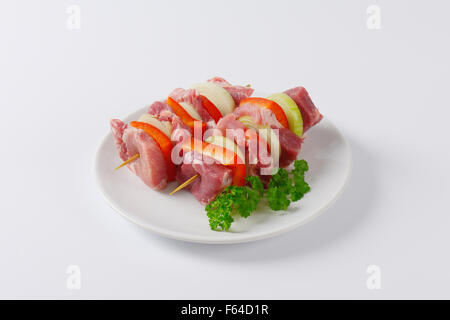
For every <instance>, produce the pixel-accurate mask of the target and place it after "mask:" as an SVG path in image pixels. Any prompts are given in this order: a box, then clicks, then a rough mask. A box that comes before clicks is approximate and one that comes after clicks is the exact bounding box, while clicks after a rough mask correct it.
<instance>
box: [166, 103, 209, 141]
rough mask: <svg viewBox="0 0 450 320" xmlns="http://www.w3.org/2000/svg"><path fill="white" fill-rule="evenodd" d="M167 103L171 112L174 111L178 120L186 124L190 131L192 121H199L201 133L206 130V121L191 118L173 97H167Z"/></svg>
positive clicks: (192, 127) (192, 125)
mask: <svg viewBox="0 0 450 320" xmlns="http://www.w3.org/2000/svg"><path fill="white" fill-rule="evenodd" d="M167 104H168V105H169V107H170V108H172V110H173V113H175V114H176V115H177V116H178V117H179V118H180V120H181V121H182V122H183V123H184V124H185V125H187V126H188V127H189V128H190V129H191V130H192V131H194V123H195V122H196V121H197V122H201V126H202V133H203V132H205V130H206V127H207V126H206V123H205V122H203V121H199V120H197V119H195V118H193V117H192V116H191V115H190V114H189V113H188V112H187V111H186V110H185V109H184V108H183V107H182V106H181V105H180V104H179V103H178V102H176V101H175V100H174V99H172V98H171V97H168V98H167Z"/></svg>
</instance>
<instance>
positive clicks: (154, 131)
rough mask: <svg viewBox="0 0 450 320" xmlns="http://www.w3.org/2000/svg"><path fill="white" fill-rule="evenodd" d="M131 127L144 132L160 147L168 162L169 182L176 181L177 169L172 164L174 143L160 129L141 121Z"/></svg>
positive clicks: (133, 123)
mask: <svg viewBox="0 0 450 320" xmlns="http://www.w3.org/2000/svg"><path fill="white" fill-rule="evenodd" d="M130 125H131V126H132V127H134V128H136V129H141V130H144V132H145V133H147V134H148V135H149V136H150V137H152V138H153V140H155V141H156V143H157V144H158V145H159V148H160V149H161V152H162V154H163V156H164V159H165V160H166V161H165V162H166V166H167V181H173V180H175V174H176V167H175V164H174V163H173V162H172V158H171V155H172V147H173V145H172V141H170V139H169V138H168V137H167V136H166V135H165V134H164V133H163V132H162V131H161V130H159V129H158V128H156V127H154V126H152V125H151V124H148V123H145V122H139V121H131V122H130Z"/></svg>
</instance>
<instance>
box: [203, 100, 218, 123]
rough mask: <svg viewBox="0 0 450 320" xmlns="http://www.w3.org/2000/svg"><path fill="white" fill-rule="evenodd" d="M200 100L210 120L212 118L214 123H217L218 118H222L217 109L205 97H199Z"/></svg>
mask: <svg viewBox="0 0 450 320" xmlns="http://www.w3.org/2000/svg"><path fill="white" fill-rule="evenodd" d="M200 99H201V101H202V106H203V108H205V109H206V111H207V112H208V113H209V115H210V116H211V118H213V119H214V121H215V122H216V123H217V122H218V121H219V120H220V118H222V116H223V115H222V113H221V112H220V111H219V109H217V107H216V106H215V105H214V103H212V102H211V100H209V99H208V98H207V97H205V96H202V95H201V96H200Z"/></svg>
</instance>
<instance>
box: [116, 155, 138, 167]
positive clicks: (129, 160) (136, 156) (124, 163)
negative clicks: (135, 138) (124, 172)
mask: <svg viewBox="0 0 450 320" xmlns="http://www.w3.org/2000/svg"><path fill="white" fill-rule="evenodd" d="M140 156H141V155H140V154H139V153H136V154H135V155H134V156H132V157H131V158H130V159H128V160H127V161H125V162H123V163H122V164H121V165H120V166H118V167H117V168H116V169H114V170H117V169H120V168H122V167H123V166H125V165H127V164H129V163H130V162H132V161H134V160H136V159H137V158H139V157H140Z"/></svg>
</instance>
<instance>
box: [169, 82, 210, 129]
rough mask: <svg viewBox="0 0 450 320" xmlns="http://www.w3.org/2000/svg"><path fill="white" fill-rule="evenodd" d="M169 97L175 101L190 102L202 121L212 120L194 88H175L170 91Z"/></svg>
mask: <svg viewBox="0 0 450 320" xmlns="http://www.w3.org/2000/svg"><path fill="white" fill-rule="evenodd" d="M169 97H171V98H172V99H173V100H175V101H177V102H187V103H189V104H191V105H192V106H193V107H194V109H195V110H196V111H197V112H198V114H199V115H200V117H201V118H202V120H203V121H204V122H209V121H214V119H213V118H212V117H211V116H210V115H209V113H208V111H206V109H205V108H204V107H203V104H202V100H201V98H200V95H198V94H197V91H196V90H194V89H188V90H185V89H183V88H177V89H175V90H173V91H172V92H171V93H170V95H169Z"/></svg>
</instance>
